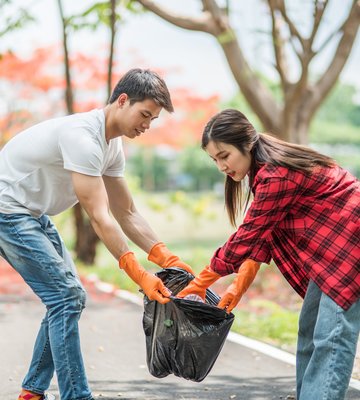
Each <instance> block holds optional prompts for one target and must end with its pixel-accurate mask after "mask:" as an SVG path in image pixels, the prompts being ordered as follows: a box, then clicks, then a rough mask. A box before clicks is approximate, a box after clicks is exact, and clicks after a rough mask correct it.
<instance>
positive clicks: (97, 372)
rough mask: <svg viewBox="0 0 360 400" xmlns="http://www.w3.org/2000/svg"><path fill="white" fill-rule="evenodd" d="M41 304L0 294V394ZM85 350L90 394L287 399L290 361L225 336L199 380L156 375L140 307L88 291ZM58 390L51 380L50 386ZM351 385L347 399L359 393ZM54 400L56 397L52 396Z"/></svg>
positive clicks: (13, 380) (26, 346)
mask: <svg viewBox="0 0 360 400" xmlns="http://www.w3.org/2000/svg"><path fill="white" fill-rule="evenodd" d="M43 311H44V310H43V307H42V305H41V304H40V303H39V302H38V300H37V299H36V298H35V297H34V296H33V295H32V294H31V293H30V292H25V293H24V292H23V293H21V294H16V295H14V294H8V295H1V296H0V326H1V335H0V355H1V363H0V382H1V383H0V386H1V393H2V395H1V400H15V399H16V398H17V397H16V396H17V394H18V388H19V386H20V384H21V380H22V378H23V376H24V374H25V372H26V369H27V365H28V363H29V360H30V356H31V351H32V345H33V343H34V339H35V336H36V332H37V329H38V325H39V322H40V320H41V318H42V315H43ZM80 329H81V336H82V347H83V354H84V359H85V364H86V369H87V372H88V378H89V382H90V385H91V387H92V390H93V393H94V395H95V398H96V399H101V400H110V399H127V400H130V399H132V400H135V399H136V400H165V399H166V400H169V399H170V400H171V399H181V400H185V399H186V400H193V399H194V400H195V399H201V400H225V399H235V400H240V399H244V400H245V399H246V400H263V399H267V400H268V399H286V398H288V399H293V398H294V388H295V380H294V367H293V366H290V365H288V364H286V363H283V362H281V361H278V360H274V359H272V358H270V357H268V356H265V355H263V354H261V353H257V352H255V351H254V350H249V349H248V348H245V347H243V346H241V345H238V344H235V343H232V342H229V341H227V342H226V343H225V346H224V348H223V350H222V352H221V354H220V356H219V358H218V360H217V362H216V363H215V365H214V367H213V369H212V371H211V372H210V374H209V375H208V376H207V378H206V379H205V380H204V381H203V382H201V383H194V382H190V381H186V380H184V379H181V378H177V377H175V376H168V377H166V378H162V379H158V378H154V377H152V376H151V375H150V374H149V372H148V370H147V367H146V361H145V340H144V334H143V331H142V307H140V306H139V305H136V304H132V303H130V302H128V301H125V300H122V299H119V298H116V297H111V296H106V295H99V294H96V293H95V292H94V291H92V295H91V296H90V301H89V304H88V307H87V308H86V309H85V311H84V313H83V316H82V319H81V322H80ZM51 392H52V393H54V394H56V395H57V396H58V393H57V389H56V382H55V381H54V382H53V384H52V387H51ZM359 398H360V392H359V391H356V390H354V389H351V390H350V392H349V394H348V397H347V399H359ZM58 399H59V397H58Z"/></svg>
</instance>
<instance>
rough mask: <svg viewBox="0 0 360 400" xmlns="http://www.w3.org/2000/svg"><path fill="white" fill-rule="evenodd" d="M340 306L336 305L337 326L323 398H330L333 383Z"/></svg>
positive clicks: (325, 399)
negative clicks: (331, 373)
mask: <svg viewBox="0 0 360 400" xmlns="http://www.w3.org/2000/svg"><path fill="white" fill-rule="evenodd" d="M338 307H339V306H336V328H335V334H334V337H333V339H332V341H331V359H330V362H329V367H328V374H327V379H326V384H325V390H324V396H323V400H328V394H329V391H330V387H331V383H332V379H331V377H330V371H332V370H333V367H334V356H335V355H336V351H335V346H336V341H337V338H338V336H339V328H340V324H339V321H340V319H339V308H338Z"/></svg>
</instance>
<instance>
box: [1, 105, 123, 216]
mask: <svg viewBox="0 0 360 400" xmlns="http://www.w3.org/2000/svg"><path fill="white" fill-rule="evenodd" d="M124 170H125V158H124V153H123V148H122V141H121V138H116V139H112V140H110V141H109V144H107V142H106V140H105V115H104V111H103V110H100V109H96V110H92V111H90V112H85V113H79V114H73V115H69V116H66V117H62V118H55V119H51V120H48V121H45V122H42V123H40V124H37V125H34V126H33V127H31V128H29V129H26V130H24V131H23V132H21V133H19V134H18V135H16V136H15V137H13V138H12V139H11V140H10V141H9V142H8V143H7V144H6V145H5V146H4V147H3V149H2V150H1V152H0V212H1V213H5V214H13V213H15V214H18V213H26V214H31V215H34V216H36V217H39V216H41V215H43V214H48V215H56V214H59V213H60V212H62V211H64V210H66V209H67V208H70V207H71V206H73V205H74V204H76V203H77V202H78V199H77V197H76V195H75V192H74V188H73V185H72V180H71V171H75V172H79V173H82V174H85V175H91V176H102V175H107V176H114V177H122V176H124Z"/></svg>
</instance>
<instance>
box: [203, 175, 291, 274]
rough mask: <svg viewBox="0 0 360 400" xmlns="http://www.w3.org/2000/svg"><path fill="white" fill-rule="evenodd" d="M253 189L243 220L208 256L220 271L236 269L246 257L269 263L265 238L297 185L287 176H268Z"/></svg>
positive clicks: (274, 226) (285, 210) (279, 217)
mask: <svg viewBox="0 0 360 400" xmlns="http://www.w3.org/2000/svg"><path fill="white" fill-rule="evenodd" d="M254 191H255V195H254V200H253V202H252V203H251V206H250V208H249V210H248V212H247V214H246V217H245V219H244V221H243V223H242V224H241V225H240V226H239V229H238V230H237V232H236V233H234V234H233V235H232V236H231V237H230V238H229V239H228V241H227V242H226V243H225V244H224V246H222V247H220V248H219V249H218V250H217V251H216V252H215V254H214V256H213V258H212V260H211V264H210V265H211V268H212V269H213V270H214V271H215V272H217V273H218V274H220V275H228V274H231V273H233V272H237V271H238V268H239V267H240V265H241V264H242V263H243V262H244V261H245V260H246V259H248V258H250V259H253V260H255V261H258V262H264V263H267V264H268V263H270V261H271V252H270V248H269V243H268V242H269V240H268V239H269V237H270V235H271V232H272V230H273V229H274V228H276V226H277V225H278V224H279V223H280V222H281V221H282V220H283V219H284V218H285V216H286V214H287V213H288V210H289V208H290V207H291V204H293V203H294V202H295V201H296V200H297V197H298V195H299V185H298V183H297V182H294V181H292V180H289V179H288V178H287V177H269V178H264V179H260V180H258V182H257V184H256V186H254Z"/></svg>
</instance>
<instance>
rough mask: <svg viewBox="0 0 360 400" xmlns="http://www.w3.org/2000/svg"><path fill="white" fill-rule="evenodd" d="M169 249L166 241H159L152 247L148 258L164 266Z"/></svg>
mask: <svg viewBox="0 0 360 400" xmlns="http://www.w3.org/2000/svg"><path fill="white" fill-rule="evenodd" d="M168 253H169V250H168V249H167V247H166V246H165V243H163V242H158V243H155V244H154V246H153V247H152V248H151V249H150V251H149V255H148V258H147V259H148V260H149V261H151V262H153V263H155V264H157V265H160V266H162V264H163V263H164V262H165V259H166V257H167V256H168Z"/></svg>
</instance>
